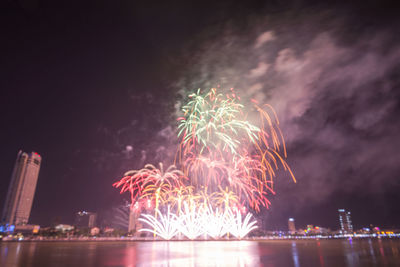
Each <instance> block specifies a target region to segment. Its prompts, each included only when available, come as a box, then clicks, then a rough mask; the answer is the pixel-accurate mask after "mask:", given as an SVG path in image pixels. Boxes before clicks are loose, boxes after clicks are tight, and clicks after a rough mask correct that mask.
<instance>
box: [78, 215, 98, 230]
mask: <svg viewBox="0 0 400 267" xmlns="http://www.w3.org/2000/svg"><path fill="white" fill-rule="evenodd" d="M96 219H97V213H95V212H88V211H79V212H77V213H76V215H75V224H74V225H75V226H76V227H78V228H93V227H95V226H96Z"/></svg>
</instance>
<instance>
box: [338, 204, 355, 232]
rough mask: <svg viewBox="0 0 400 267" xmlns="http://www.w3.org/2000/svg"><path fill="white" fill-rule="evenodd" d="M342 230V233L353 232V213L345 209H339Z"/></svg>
mask: <svg viewBox="0 0 400 267" xmlns="http://www.w3.org/2000/svg"><path fill="white" fill-rule="evenodd" d="M338 212H339V223H340V231H341V232H342V233H353V224H352V222H351V213H350V211H346V210H344V209H339V210H338Z"/></svg>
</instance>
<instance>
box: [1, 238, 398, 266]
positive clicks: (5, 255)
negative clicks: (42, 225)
mask: <svg viewBox="0 0 400 267" xmlns="http://www.w3.org/2000/svg"><path fill="white" fill-rule="evenodd" d="M399 249H400V240H399V239H393V240H388V239H386V240H385V239H382V240H380V239H370V240H368V239H364V240H357V239H354V240H343V239H342V240H308V241H306V240H304V241H300V240H296V241H294V240H262V241H261V240H260V241H207V242H205V241H172V242H162V241H158V242H151V241H150V242H134V241H127V242H121V241H110V242H101V241H100V242H0V266H1V267H36V266H38V267H47V266H56V267H64V266H65V267H69V266H85V267H98V266H100V267H101V266H108V267H112V266H128V267H133V266H271V267H275V266H276V267H280V266H294V267H300V266H302V267H307V266H321V267H322V266H343V267H344V266H385V265H386V266H400V256H399Z"/></svg>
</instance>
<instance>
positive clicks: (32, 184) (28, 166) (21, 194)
mask: <svg viewBox="0 0 400 267" xmlns="http://www.w3.org/2000/svg"><path fill="white" fill-rule="evenodd" d="M41 162H42V158H41V157H40V155H39V154H38V153H36V152H32V153H30V154H28V153H25V152H22V151H21V150H20V151H19V152H18V155H17V160H16V161H15V165H14V170H13V172H12V176H11V182H10V185H9V187H8V192H7V198H6V202H5V204H4V209H3V215H2V217H1V222H2V223H5V224H11V225H25V224H27V223H28V220H29V216H30V214H31V208H32V203H33V197H34V195H35V191H36V183H37V179H38V176H39V170H40V164H41Z"/></svg>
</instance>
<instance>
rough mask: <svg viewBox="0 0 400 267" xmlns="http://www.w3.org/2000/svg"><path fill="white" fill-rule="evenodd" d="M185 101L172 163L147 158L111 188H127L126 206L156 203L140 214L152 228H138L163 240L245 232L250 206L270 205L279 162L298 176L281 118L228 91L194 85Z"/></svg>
mask: <svg viewBox="0 0 400 267" xmlns="http://www.w3.org/2000/svg"><path fill="white" fill-rule="evenodd" d="M188 99H189V100H188V102H187V104H186V105H184V106H183V107H182V113H183V116H181V117H180V118H178V133H177V136H178V138H179V140H180V143H179V145H178V149H177V153H176V157H175V165H172V166H170V167H169V168H168V169H167V170H165V171H164V169H163V165H162V163H160V168H156V167H155V166H153V165H151V164H148V165H146V166H145V167H144V168H143V169H141V170H134V171H128V172H127V173H125V175H124V177H123V178H122V179H121V180H120V181H118V182H116V183H114V186H115V187H117V188H120V192H121V193H124V192H127V191H129V192H130V195H131V200H132V208H135V209H138V208H139V209H140V206H141V205H143V203H147V208H149V207H154V213H153V214H154V216H153V215H151V214H142V218H141V219H140V220H141V221H142V222H144V223H146V224H148V225H151V226H152V228H153V229H146V228H145V229H142V230H141V231H148V232H151V233H153V234H154V235H157V236H159V237H161V238H164V239H171V238H173V237H176V236H182V235H183V236H185V237H186V238H189V239H196V238H200V237H211V238H220V237H223V236H225V235H228V236H229V235H233V236H235V237H236V238H239V239H240V238H243V237H244V236H245V235H247V233H249V232H250V231H252V230H253V229H255V228H256V227H257V226H256V225H255V224H256V221H250V220H251V216H252V215H251V213H249V211H253V212H259V211H260V208H261V207H262V206H264V207H266V208H268V206H269V204H270V202H269V200H268V198H267V196H268V194H275V192H274V189H273V185H274V183H273V180H274V177H275V176H276V170H277V169H278V167H279V166H282V167H283V169H284V170H286V171H288V173H289V174H290V176H291V178H292V179H293V181H296V180H295V177H294V175H293V173H292V171H291V169H290V168H289V166H288V164H287V163H286V161H285V158H286V156H287V155H286V147H285V141H284V138H283V135H282V132H281V130H280V128H279V121H278V119H277V116H276V114H275V112H274V110H273V109H272V107H271V106H269V105H259V104H258V103H257V101H254V100H252V101H249V104H250V105H247V106H245V105H244V104H242V102H245V101H241V99H240V97H239V96H238V95H237V94H236V93H235V91H234V90H233V89H231V90H230V91H228V93H225V94H222V93H218V92H217V89H216V88H213V89H211V90H209V91H208V92H206V93H203V92H202V91H201V90H200V89H199V90H198V91H197V92H196V93H193V94H190V95H189V96H188ZM163 211H164V213H165V215H163ZM242 213H243V214H247V215H246V216H245V217H244V220H243V221H242Z"/></svg>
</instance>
